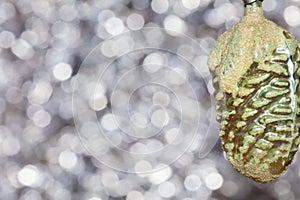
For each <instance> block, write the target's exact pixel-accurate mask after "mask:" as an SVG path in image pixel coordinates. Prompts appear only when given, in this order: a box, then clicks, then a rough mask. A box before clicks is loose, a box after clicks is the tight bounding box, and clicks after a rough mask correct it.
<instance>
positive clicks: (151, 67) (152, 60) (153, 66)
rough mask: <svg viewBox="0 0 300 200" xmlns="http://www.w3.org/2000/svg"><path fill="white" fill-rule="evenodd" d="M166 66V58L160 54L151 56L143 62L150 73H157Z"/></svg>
mask: <svg viewBox="0 0 300 200" xmlns="http://www.w3.org/2000/svg"><path fill="white" fill-rule="evenodd" d="M163 65H164V57H163V56H162V55H161V54H158V53H151V54H149V55H148V56H147V57H146V58H145V59H144V62H143V68H144V69H145V71H147V72H149V73H154V72H157V71H158V70H159V69H160V68H162V67H163Z"/></svg>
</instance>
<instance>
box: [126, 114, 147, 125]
mask: <svg viewBox="0 0 300 200" xmlns="http://www.w3.org/2000/svg"><path fill="white" fill-rule="evenodd" d="M130 119H131V120H132V121H133V124H134V125H135V126H137V127H140V128H145V127H146V126H147V124H148V122H149V121H148V119H147V117H146V116H145V115H143V114H142V113H138V112H136V113H134V114H133V115H131V116H130Z"/></svg>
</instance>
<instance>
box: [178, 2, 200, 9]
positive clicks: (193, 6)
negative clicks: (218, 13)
mask: <svg viewBox="0 0 300 200" xmlns="http://www.w3.org/2000/svg"><path fill="white" fill-rule="evenodd" d="M182 4H183V6H184V7H186V8H187V9H189V10H193V9H196V8H197V7H198V6H199V5H200V0H182Z"/></svg>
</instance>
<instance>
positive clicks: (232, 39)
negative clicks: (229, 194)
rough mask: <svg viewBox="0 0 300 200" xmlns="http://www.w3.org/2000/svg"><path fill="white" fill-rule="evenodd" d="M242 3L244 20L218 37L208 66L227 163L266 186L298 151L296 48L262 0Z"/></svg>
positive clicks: (299, 71) (298, 52) (298, 55)
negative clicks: (270, 17)
mask: <svg viewBox="0 0 300 200" xmlns="http://www.w3.org/2000/svg"><path fill="white" fill-rule="evenodd" d="M244 2H245V9H246V14H245V16H244V17H243V18H242V19H241V21H240V22H239V23H238V24H236V25H234V26H233V27H231V28H230V29H229V30H228V31H226V32H225V33H223V34H222V35H221V36H220V37H219V38H218V40H217V42H216V44H215V46H214V47H213V49H212V51H211V53H210V56H209V59H208V65H209V68H210V71H211V73H212V75H213V84H214V87H215V89H216V91H215V99H216V100H217V101H218V103H217V106H216V110H217V112H218V115H217V120H218V121H219V122H220V125H221V130H220V137H221V140H222V146H223V149H224V151H225V152H226V156H227V159H228V160H229V162H230V163H231V164H232V166H233V167H234V168H235V169H236V170H237V171H239V172H240V173H241V174H243V175H245V176H247V177H249V178H252V179H253V180H255V181H258V182H269V181H272V180H274V179H275V178H277V177H278V176H280V174H282V173H283V172H284V171H285V170H286V168H287V166H288V165H289V164H290V163H291V162H292V160H293V157H294V154H295V153H296V151H297V149H298V144H299V115H300V114H299V106H300V100H299V97H298V95H299V94H300V88H299V75H300V69H299V64H300V49H299V46H298V41H297V40H296V38H295V37H294V36H293V35H292V34H291V33H290V32H288V31H287V30H284V29H283V28H281V27H279V26H278V25H276V24H275V23H273V22H271V21H269V20H267V19H266V18H264V16H263V10H262V0H244Z"/></svg>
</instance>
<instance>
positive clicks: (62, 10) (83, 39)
mask: <svg viewBox="0 0 300 200" xmlns="http://www.w3.org/2000/svg"><path fill="white" fill-rule="evenodd" d="M299 7H300V1H299V0H287V1H279V0H277V1H276V0H265V1H264V10H265V15H266V17H267V18H269V19H271V20H273V21H275V22H276V23H277V24H279V25H281V26H283V27H284V28H286V29H288V30H289V31H291V32H292V33H293V34H294V35H295V36H296V37H297V38H298V39H300V9H299ZM243 13H244V6H243V1H242V0H231V1H229V0H216V1H213V0H153V1H150V0H86V1H84V0H82V1H75V0H38V1H32V0H2V1H1V2H0V63H1V64H0V94H1V95H0V124H1V125H0V158H1V160H0V161H1V163H0V169H1V173H0V199H1V200H2V199H3V200H14V199H21V200H25V199H26V200H40V199H55V200H60V199H61V200H68V199H78V200H114V199H127V200H143V199H144V200H148V199H149V200H159V199H184V200H191V199H197V200H198V199H201V200H202V199H289V200H291V199H300V191H299V184H300V164H299V156H300V155H299V153H298V154H296V157H295V159H294V161H293V163H292V165H291V166H290V167H289V169H288V171H287V172H286V173H285V174H283V175H282V176H281V177H280V178H279V179H278V180H276V181H273V182H272V183H269V184H258V183H255V182H253V181H251V180H249V179H247V178H245V177H243V176H242V175H240V174H238V173H237V172H236V171H235V170H234V169H233V168H232V167H231V165H230V164H229V163H228V162H227V161H226V159H225V157H224V153H223V152H222V150H221V147H220V146H221V145H220V142H219V141H218V124H217V123H216V121H215V119H214V116H215V111H214V107H213V106H214V105H213V104H214V103H213V101H212V100H211V94H212V93H213V88H212V84H211V77H210V74H209V71H208V68H207V64H206V62H207V56H208V54H209V51H210V49H211V47H212V46H213V44H214V42H215V39H216V38H217V37H218V35H220V34H221V33H222V32H224V31H225V30H226V29H228V28H229V27H230V26H232V25H233V24H234V23H236V22H238V21H239V19H240V18H241V17H242V16H243ZM149 27H151V28H149ZM167 30H169V31H167ZM170 30H173V31H170ZM124 33H125V34H124ZM120 34H121V35H120ZM193 42H197V44H198V46H197V45H196V46H193V45H191V44H192V43H193ZM137 47H139V49H138V50H137ZM148 47H151V48H148ZM94 48H96V49H94ZM93 49H94V51H92V50H93ZM93 52H94V53H93ZM123 53H125V54H123ZM110 60H111V61H113V62H111V63H110V64H109V62H108V61H110ZM106 62H108V63H106ZM80 66H81V67H80ZM104 69H105V73H103V74H102V73H100V72H101V70H104ZM99 70H100V71H99ZM82 74H83V75H82ZM101 75H103V76H101ZM76 85H77V86H76ZM74 87H75V91H74V92H73V88H74ZM78 88H79V89H78ZM73 95H74V96H75V98H73V100H74V99H75V101H74V102H75V103H74V108H75V110H74V111H75V114H74V118H75V122H76V119H77V120H79V122H80V123H79V124H78V121H77V123H76V127H75V123H74V119H73V112H72V97H74V96H73ZM85 111H89V112H85ZM90 111H93V115H94V116H96V120H90V119H91V116H92V115H90ZM76 113H77V114H78V115H76ZM93 119H95V118H93ZM180 125H182V126H180ZM147 127H148V128H149V129H147V131H142V132H140V131H139V130H141V129H145V128H147ZM194 129H196V130H197V131H194ZM81 131H82V133H84V134H85V135H84V136H85V138H88V139H89V140H88V142H86V141H82V140H80V138H81V139H82V137H79V136H80V132H81ZM194 133H195V135H196V136H195V137H194V135H193V134H194ZM81 136H82V135H81ZM189 136H191V137H189ZM99 137H100V139H99ZM143 137H144V138H143ZM185 140H187V142H188V145H187V146H188V148H185V147H186V146H185V145H184V146H183V147H182V146H180V143H181V142H182V141H185ZM107 141H108V142H109V143H108V142H107ZM189 142H191V145H189V144H190V143H189ZM184 144H185V143H184ZM172 145H173V148H170V150H168V151H167V153H163V152H156V151H157V150H159V149H162V150H163V149H166V147H172ZM84 146H85V147H86V148H85V147H84ZM118 149H119V150H121V151H122V152H129V155H125V156H124V157H122V156H119V154H118V151H119V150H118ZM91 151H94V152H91ZM137 153H140V154H142V155H143V156H142V157H139V155H136V154H137ZM145 155H147V156H145ZM178 155H181V157H179V156H178ZM173 156H174V157H173ZM174 158H175V159H174ZM101 162H104V164H101ZM171 163H172V164H171ZM112 168H115V169H118V170H114V169H112ZM156 169H160V170H156ZM120 170H121V171H120ZM153 170H155V171H154V172H153ZM140 172H148V173H140ZM135 173H137V174H135Z"/></svg>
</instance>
